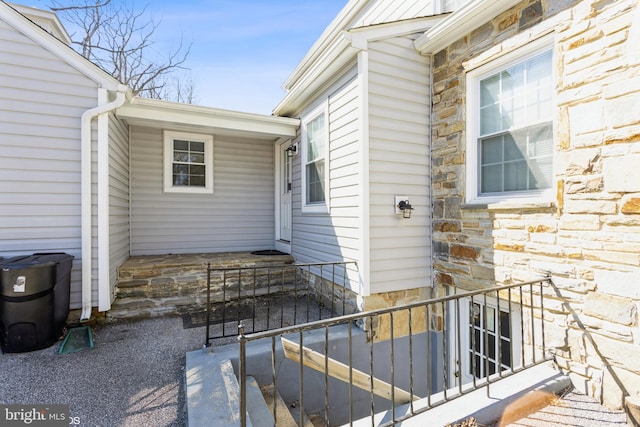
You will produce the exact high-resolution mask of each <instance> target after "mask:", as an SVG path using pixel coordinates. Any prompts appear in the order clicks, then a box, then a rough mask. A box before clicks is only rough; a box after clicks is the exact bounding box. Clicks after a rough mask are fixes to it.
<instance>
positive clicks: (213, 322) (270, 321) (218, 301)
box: [205, 262, 357, 346]
mask: <svg viewBox="0 0 640 427" xmlns="http://www.w3.org/2000/svg"><path fill="white" fill-rule="evenodd" d="M356 267H357V265H356V263H355V262H325V263H307V264H278V265H259V266H250V267H238V268H212V267H211V265H210V264H209V265H208V266H207V290H206V307H207V308H206V313H205V322H206V323H205V324H206V328H205V329H206V342H205V344H206V345H207V346H209V345H210V344H211V340H212V339H215V338H223V337H230V336H237V335H238V324H239V323H240V322H242V323H243V325H244V328H245V331H247V332H261V331H268V330H271V329H275V328H283V327H286V326H291V325H298V324H301V323H308V322H311V321H314V320H321V319H326V318H329V317H334V316H336V315H342V314H345V313H348V312H353V311H354V310H352V309H349V308H348V307H347V306H345V304H347V303H346V300H347V298H341V299H340V300H337V299H336V297H335V295H344V294H345V292H346V291H345V289H347V287H348V286H347V284H348V281H349V270H350V269H351V270H352V271H355V270H356ZM337 288H339V289H340V292H337V291H336V289H337Z"/></svg>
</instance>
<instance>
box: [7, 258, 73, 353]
mask: <svg viewBox="0 0 640 427" xmlns="http://www.w3.org/2000/svg"><path fill="white" fill-rule="evenodd" d="M72 261H73V256H72V255H68V254H65V253H37V254H33V255H29V256H18V257H13V258H7V259H2V260H0V346H1V347H2V351H4V352H5V353H20V352H25V351H33V350H39V349H42V348H46V347H49V346H51V345H53V344H54V343H55V342H56V341H57V340H58V338H60V336H61V335H62V333H63V329H64V326H65V323H66V319H67V316H68V315H69V286H70V282H71V266H72Z"/></svg>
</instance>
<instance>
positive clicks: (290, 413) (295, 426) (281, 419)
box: [260, 384, 314, 427]
mask: <svg viewBox="0 0 640 427" xmlns="http://www.w3.org/2000/svg"><path fill="white" fill-rule="evenodd" d="M260 390H261V391H262V395H263V396H264V401H265V403H266V406H267V408H269V414H270V415H271V414H272V413H273V407H274V399H275V408H276V409H275V410H276V422H275V423H274V424H272V425H277V426H278V427H280V426H282V427H299V426H300V424H299V421H300V410H299V407H290V406H288V405H287V404H286V403H285V401H284V400H283V399H282V396H280V393H278V391H277V390H276V391H275V393H274V387H273V384H269V385H265V386H262V387H260ZM302 421H303V424H302V426H303V427H314V425H313V423H312V422H311V420H309V417H307V414H303V420H302ZM271 422H273V417H272V418H271Z"/></svg>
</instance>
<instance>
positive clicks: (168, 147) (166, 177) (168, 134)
mask: <svg viewBox="0 0 640 427" xmlns="http://www.w3.org/2000/svg"><path fill="white" fill-rule="evenodd" d="M175 139H186V140H188V141H198V142H204V158H205V171H206V177H205V186H204V187H185V186H174V185H173V179H172V177H173V141H174V140H175ZM163 163H164V173H163V182H164V191H165V193H188V194H213V136H212V135H204V134H198V133H188V132H174V131H164V160H163Z"/></svg>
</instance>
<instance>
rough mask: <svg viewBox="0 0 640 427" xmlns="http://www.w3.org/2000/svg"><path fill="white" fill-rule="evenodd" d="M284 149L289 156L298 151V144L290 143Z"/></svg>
mask: <svg viewBox="0 0 640 427" xmlns="http://www.w3.org/2000/svg"><path fill="white" fill-rule="evenodd" d="M285 151H286V152H287V157H289V158H291V157H293V156H295V155H296V154H297V153H298V145H297V144H291V145H290V146H288V147H287V149H286V150H285Z"/></svg>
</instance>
